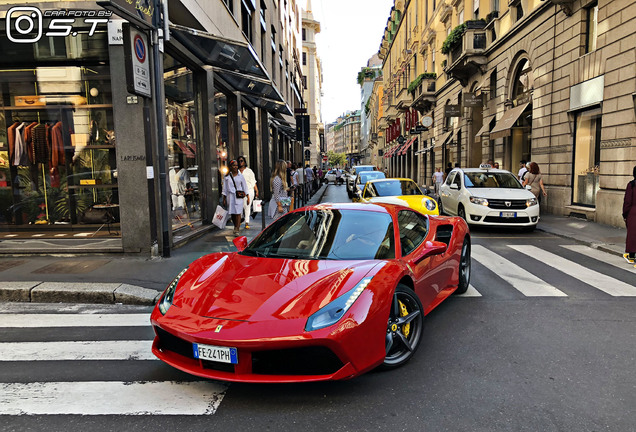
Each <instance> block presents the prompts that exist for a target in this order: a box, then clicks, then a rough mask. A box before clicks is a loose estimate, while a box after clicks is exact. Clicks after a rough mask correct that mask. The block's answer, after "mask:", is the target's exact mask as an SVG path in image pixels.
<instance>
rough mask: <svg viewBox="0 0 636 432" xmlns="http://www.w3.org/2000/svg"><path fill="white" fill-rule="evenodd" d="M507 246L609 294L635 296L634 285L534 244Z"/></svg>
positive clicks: (635, 288)
mask: <svg viewBox="0 0 636 432" xmlns="http://www.w3.org/2000/svg"><path fill="white" fill-rule="evenodd" d="M509 247H511V248H512V249H515V250H516V251H519V252H521V253H523V254H525V255H527V256H529V257H532V258H534V259H536V260H539V261H541V262H542V263H544V264H545V265H548V266H550V267H552V268H555V269H557V270H559V271H561V272H563V273H565V274H567V275H569V276H572V277H574V278H576V279H578V280H580V281H581V282H583V283H585V284H587V285H591V286H593V287H594V288H597V289H599V290H601V291H603V292H605V293H607V294H609V295H611V296H615V297H618V296H624V297H634V296H636V286H634V285H629V284H626V283H625V282H622V281H620V280H618V279H614V278H612V277H609V276H606V275H604V274H602V273H599V272H596V271H594V270H590V269H588V268H587V267H583V266H582V265H580V264H577V263H575V262H572V261H571V260H568V259H565V258H562V257H560V256H558V255H556V254H553V253H550V252H546V251H544V250H542V249H539V248H538V247H536V246H529V245H509Z"/></svg>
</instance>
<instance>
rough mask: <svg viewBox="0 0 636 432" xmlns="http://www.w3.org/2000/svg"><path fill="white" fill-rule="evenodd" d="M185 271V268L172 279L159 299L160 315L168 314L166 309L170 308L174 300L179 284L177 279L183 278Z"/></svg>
mask: <svg viewBox="0 0 636 432" xmlns="http://www.w3.org/2000/svg"><path fill="white" fill-rule="evenodd" d="M187 270H188V268H187V267H186V268H184V269H183V270H181V272H180V273H179V274H178V275H177V277H176V278H174V280H173V281H172V282H170V285H168V288H166V290H165V291H164V293H163V296H162V297H161V300H160V301H159V312H161V314H162V315H165V314H166V312H168V309H169V308H170V306H172V300H173V299H174V292H175V290H176V289H177V285H178V284H179V279H181V276H183V274H184V273H185V272H186V271H187Z"/></svg>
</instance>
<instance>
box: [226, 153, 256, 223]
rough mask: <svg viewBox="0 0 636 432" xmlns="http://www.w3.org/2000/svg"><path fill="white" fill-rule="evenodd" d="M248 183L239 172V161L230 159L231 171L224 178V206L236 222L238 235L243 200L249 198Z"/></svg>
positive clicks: (233, 221)
mask: <svg viewBox="0 0 636 432" xmlns="http://www.w3.org/2000/svg"><path fill="white" fill-rule="evenodd" d="M246 191H247V183H246V182H245V178H244V177H243V175H242V174H241V173H240V172H239V169H238V163H237V162H236V161H235V160H231V161H230V172H229V173H228V174H227V175H226V176H225V177H224V179H223V192H221V194H222V195H223V206H224V207H227V209H228V212H229V213H230V217H231V218H232V223H233V224H234V234H235V235H238V233H239V232H240V229H241V213H242V212H243V200H244V199H247V200H248V203H249V202H250V201H249V199H250V198H249V196H248V195H247V192H246Z"/></svg>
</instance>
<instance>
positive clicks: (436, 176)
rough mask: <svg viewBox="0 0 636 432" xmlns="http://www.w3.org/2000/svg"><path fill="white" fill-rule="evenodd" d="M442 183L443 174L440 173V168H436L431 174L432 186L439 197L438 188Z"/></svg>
mask: <svg viewBox="0 0 636 432" xmlns="http://www.w3.org/2000/svg"><path fill="white" fill-rule="evenodd" d="M443 181H444V174H443V173H442V167H437V170H436V171H435V172H434V173H433V184H434V185H435V193H436V194H437V195H438V196H439V188H440V186H441V185H442V182H443Z"/></svg>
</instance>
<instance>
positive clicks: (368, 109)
mask: <svg viewBox="0 0 636 432" xmlns="http://www.w3.org/2000/svg"><path fill="white" fill-rule="evenodd" d="M370 103H371V98H369V99H367V103H366V104H364V114H365V115H366V116H367V117H369V113H370V112H371V105H370Z"/></svg>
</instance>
